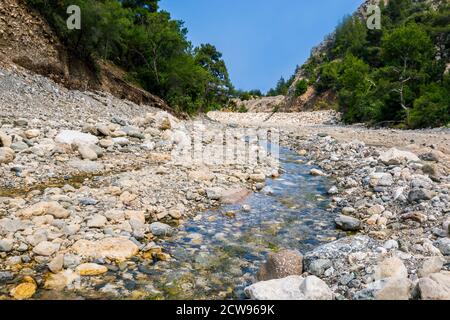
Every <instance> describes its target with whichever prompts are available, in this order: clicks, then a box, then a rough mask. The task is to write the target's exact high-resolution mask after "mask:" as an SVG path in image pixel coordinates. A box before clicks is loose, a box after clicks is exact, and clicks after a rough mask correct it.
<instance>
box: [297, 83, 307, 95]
mask: <svg viewBox="0 0 450 320" xmlns="http://www.w3.org/2000/svg"><path fill="white" fill-rule="evenodd" d="M307 90H308V81H306V80H304V79H302V80H299V81H297V83H296V84H295V96H296V97H299V96H301V95H303V94H305V93H306V91H307Z"/></svg>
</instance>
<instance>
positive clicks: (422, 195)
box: [408, 189, 436, 202]
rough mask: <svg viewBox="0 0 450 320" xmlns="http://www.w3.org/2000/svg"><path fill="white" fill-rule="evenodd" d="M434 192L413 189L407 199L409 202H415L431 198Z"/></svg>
mask: <svg viewBox="0 0 450 320" xmlns="http://www.w3.org/2000/svg"><path fill="white" fill-rule="evenodd" d="M435 195H436V194H435V193H434V192H433V191H430V190H426V189H413V190H411V191H410V192H409V194H408V200H409V201H410V202H416V201H421V200H431V199H433V197H434V196H435Z"/></svg>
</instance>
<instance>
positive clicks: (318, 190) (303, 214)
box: [141, 148, 345, 299]
mask: <svg viewBox="0 0 450 320" xmlns="http://www.w3.org/2000/svg"><path fill="white" fill-rule="evenodd" d="M279 154H280V165H281V168H282V170H283V172H284V173H283V174H282V175H281V176H280V177H279V178H277V179H269V180H267V183H266V187H265V188H264V189H263V191H262V192H260V193H254V194H252V195H250V196H249V197H248V198H247V199H246V200H245V201H244V202H243V203H240V204H238V205H225V206H222V207H221V208H219V209H216V210H211V211H207V212H205V213H202V214H199V215H198V216H197V217H195V218H194V219H191V220H190V221H188V222H187V223H185V224H184V225H183V226H181V227H180V230H179V232H178V233H177V234H176V235H175V236H174V237H173V238H171V239H170V240H167V241H163V242H160V243H159V245H161V246H162V247H163V248H164V251H165V252H168V253H170V255H171V256H172V257H173V258H174V259H175V261H171V262H158V263H157V264H155V265H154V266H153V267H154V268H153V272H152V275H154V276H155V279H156V280H154V281H153V283H154V285H155V287H156V288H157V289H158V290H160V291H161V292H162V296H157V297H155V298H164V299H216V298H217V299H224V298H227V299H243V298H245V295H244V291H243V290H244V288H245V287H246V286H248V285H249V284H251V283H252V282H254V281H255V279H254V276H255V274H256V272H257V270H258V267H259V265H260V264H261V263H263V262H264V261H265V259H266V256H267V254H268V253H269V252H271V251H277V250H280V249H297V250H299V251H300V252H303V253H305V252H307V251H309V250H311V249H313V248H315V247H317V246H319V245H321V244H323V243H326V242H330V241H334V240H336V239H337V238H339V237H340V236H344V235H345V234H343V233H342V232H340V231H338V230H336V228H335V225H334V222H333V220H334V218H333V217H332V214H331V213H330V212H328V211H326V208H327V205H328V204H329V202H330V199H329V197H328V195H327V190H329V188H330V187H331V186H332V181H331V180H330V179H329V178H327V177H313V176H311V175H310V170H311V168H312V167H311V166H307V165H305V164H304V159H302V157H300V156H299V155H298V154H297V153H295V152H294V151H291V150H289V149H286V148H280V152H279ZM245 205H246V206H245ZM249 208H250V210H249ZM141 269H142V266H141Z"/></svg>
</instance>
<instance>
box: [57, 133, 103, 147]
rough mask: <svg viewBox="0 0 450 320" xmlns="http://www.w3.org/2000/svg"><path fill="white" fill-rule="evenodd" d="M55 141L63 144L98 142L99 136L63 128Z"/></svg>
mask: <svg viewBox="0 0 450 320" xmlns="http://www.w3.org/2000/svg"><path fill="white" fill-rule="evenodd" d="M55 141H56V142H57V143H62V144H70V145H71V144H75V145H89V144H96V143H97V142H98V138H97V137H96V136H94V135H92V134H89V133H83V132H80V131H75V130H63V131H61V132H60V133H59V134H58V135H57V136H56V137H55Z"/></svg>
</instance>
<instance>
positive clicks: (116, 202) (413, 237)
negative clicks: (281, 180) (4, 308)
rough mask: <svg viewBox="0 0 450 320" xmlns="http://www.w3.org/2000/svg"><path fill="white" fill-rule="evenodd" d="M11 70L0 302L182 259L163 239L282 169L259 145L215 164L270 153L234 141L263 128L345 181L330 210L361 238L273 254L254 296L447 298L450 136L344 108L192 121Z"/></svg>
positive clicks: (0, 186) (0, 224)
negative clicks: (374, 123)
mask: <svg viewBox="0 0 450 320" xmlns="http://www.w3.org/2000/svg"><path fill="white" fill-rule="evenodd" d="M0 79H1V81H0V121H1V123H0V169H1V173H2V174H1V177H0V297H1V298H5V299H10V298H15V299H28V298H43V297H46V295H45V294H44V293H43V291H45V292H59V291H60V290H64V289H69V290H72V289H77V290H80V287H81V288H82V287H83V285H85V284H86V283H91V284H92V283H93V284H94V287H95V283H96V281H97V280H96V279H98V277H100V278H101V277H102V276H104V274H106V273H107V272H108V271H117V272H123V273H126V272H134V273H138V271H137V269H138V267H137V261H146V260H151V261H167V260H170V259H172V258H171V257H170V255H168V254H167V253H165V252H163V250H162V249H161V247H159V246H158V245H157V243H158V240H160V239H163V238H165V237H170V236H171V235H172V234H173V233H174V232H176V227H177V225H179V224H183V223H184V221H186V220H187V219H189V218H190V217H191V216H192V215H193V214H195V213H196V212H198V211H199V210H200V211H201V210H205V209H207V208H211V207H215V206H218V205H220V204H221V203H234V202H238V201H239V200H241V199H242V198H243V197H245V195H247V194H248V193H249V191H255V192H257V191H258V190H261V189H262V188H263V187H264V181H265V179H266V178H268V177H276V176H278V175H279V172H278V167H277V162H276V161H274V160H275V159H273V158H272V156H271V155H266V154H265V153H264V152H262V150H261V154H260V156H259V161H248V159H247V158H245V157H243V158H242V157H237V158H233V159H232V160H230V159H228V158H226V157H225V158H221V157H220V156H219V157H218V155H220V154H223V152H225V151H232V153H234V154H235V155H238V154H241V153H244V154H245V152H246V151H248V150H249V148H250V149H251V150H260V149H261V147H260V146H259V145H258V144H257V141H256V140H252V139H251V140H250V141H248V142H244V143H243V144H239V145H237V146H236V144H233V143H236V141H244V138H245V137H246V136H248V135H249V134H248V132H249V131H248V130H243V129H242V128H244V127H253V128H271V130H272V132H274V130H275V129H277V128H279V129H280V130H281V131H280V140H281V141H280V142H281V144H282V145H285V146H289V147H291V148H293V149H295V150H297V151H298V153H299V154H300V155H302V156H304V158H305V161H306V162H308V163H309V164H316V165H318V166H319V167H320V168H321V170H317V169H316V170H312V171H311V174H312V175H330V176H332V177H333V178H334V179H335V181H336V185H335V187H333V188H331V189H330V190H329V194H330V197H331V198H332V200H333V202H332V206H331V207H330V218H331V219H335V222H336V226H337V227H338V228H341V229H343V230H345V231H348V232H349V236H350V237H346V238H343V239H340V240H338V241H336V242H332V243H329V244H326V245H324V246H321V247H318V248H317V249H316V250H314V251H313V252H302V253H301V254H300V253H298V252H295V251H294V252H292V251H281V252H279V253H277V254H274V255H271V256H270V257H268V262H267V265H265V266H263V267H262V269H261V271H260V273H259V274H264V277H262V278H261V280H267V281H262V282H259V283H257V284H255V285H253V286H251V287H249V288H247V290H246V291H247V294H248V295H249V297H252V298H255V299H267V298H269V299H270V298H291V299H334V298H337V299H374V298H376V299H384V298H402V299H407V298H422V299H450V296H449V295H450V284H449V282H450V280H449V278H450V275H449V272H448V270H449V255H450V238H449V214H450V195H449V193H448V187H449V183H450V178H449V163H450V162H449V155H450V154H449V131H448V129H436V130H427V131H392V130H368V129H365V128H362V127H345V126H339V125H336V124H334V125H333V123H336V122H337V121H338V115H337V114H335V113H333V112H318V113H301V114H274V115H272V116H271V117H270V118H269V116H270V114H263V113H258V114H229V113H211V114H209V115H208V118H199V119H196V120H190V121H181V120H179V119H176V118H174V117H173V116H171V115H169V114H167V113H165V112H162V111H160V110H157V109H153V108H150V107H146V106H137V105H135V104H133V103H130V102H127V101H122V100H118V99H115V98H113V97H112V96H109V95H105V94H102V93H88V92H78V91H68V90H66V89H64V88H62V87H60V86H58V85H56V84H55V83H53V82H52V81H50V80H48V79H46V78H43V77H40V76H36V75H30V74H28V73H26V72H24V71H23V70H20V69H17V68H14V67H11V68H3V69H0ZM268 118H269V119H268ZM266 120H267V121H266ZM222 137H231V138H232V139H231V140H226V141H225V140H224V139H223V138H222ZM195 141H197V142H198V141H200V144H195ZM230 142H232V143H231V144H230ZM189 146H197V147H198V146H200V149H202V150H208V152H209V153H206V154H205V153H202V154H201V156H199V155H198V153H196V152H194V151H195V150H194V149H192V150H191V149H189ZM393 147H395V149H393ZM185 148H187V150H189V152H188V153H183V152H181V153H180V152H179V151H180V150H185ZM191 151H192V152H191ZM194 154H195V155H194ZM216 158H219V159H220V160H221V161H217V162H215V161H213V160H214V159H216ZM236 159H237V160H236ZM246 160H247V161H246ZM355 234H356V235H355ZM352 235H353V236H352ZM131 258H132V259H131ZM136 259H137V260H136ZM125 276H126V274H125ZM287 276H289V278H286V277H287ZM280 278H281V279H280ZM86 279H87V280H86ZM89 279H91V280H89ZM108 281H109V280H108ZM111 281H112V280H111ZM75 284H76V285H75ZM128 292H130V296H131V297H134V298H139V297H140V298H142V297H145V296H146V294H147V295H149V294H150V293H151V292H146V293H142V292H140V293H136V294H133V292H131V291H128Z"/></svg>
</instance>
